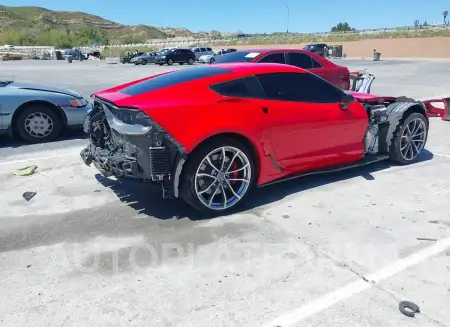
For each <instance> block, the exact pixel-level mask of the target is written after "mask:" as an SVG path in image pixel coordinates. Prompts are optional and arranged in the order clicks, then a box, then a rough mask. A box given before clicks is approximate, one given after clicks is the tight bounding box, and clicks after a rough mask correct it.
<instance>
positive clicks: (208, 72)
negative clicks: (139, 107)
mask: <svg viewBox="0 0 450 327" xmlns="http://www.w3.org/2000/svg"><path fill="white" fill-rule="evenodd" d="M229 72H231V70H229V69H225V68H219V67H211V66H209V67H195V68H187V69H181V70H177V71H174V72H170V73H167V74H164V75H161V76H157V77H153V78H151V79H149V80H146V81H142V82H140V83H137V84H134V85H131V86H128V87H126V88H124V89H122V90H120V92H121V93H123V94H127V95H131V96H134V95H139V94H142V93H147V92H150V91H155V90H158V89H162V88H164V87H168V86H172V85H176V84H180V83H185V82H190V81H194V80H197V79H201V78H206V77H211V76H215V75H220V74H225V73H229Z"/></svg>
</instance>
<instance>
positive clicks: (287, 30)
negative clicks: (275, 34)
mask: <svg viewBox="0 0 450 327" xmlns="http://www.w3.org/2000/svg"><path fill="white" fill-rule="evenodd" d="M283 5H285V6H286V9H287V23H286V25H287V26H286V34H288V33H289V6H288V5H287V3H286V2H283Z"/></svg>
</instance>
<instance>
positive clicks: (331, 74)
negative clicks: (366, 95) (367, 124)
mask: <svg viewBox="0 0 450 327" xmlns="http://www.w3.org/2000/svg"><path fill="white" fill-rule="evenodd" d="M232 62H254V63H276V64H288V65H291V66H296V67H299V68H302V69H306V70H307V71H309V72H311V73H313V74H316V75H318V76H320V77H322V78H323V79H325V80H327V81H328V82H330V83H331V84H333V85H335V86H336V87H338V88H340V89H341V90H349V89H350V71H349V70H348V68H347V67H343V66H339V65H336V64H335V63H333V62H332V61H330V60H328V59H326V58H324V57H322V56H320V55H318V54H316V53H313V52H310V51H306V50H300V49H245V50H240V51H236V52H233V53H229V54H226V55H224V56H223V57H219V58H217V59H216V61H215V62H214V64H223V63H232Z"/></svg>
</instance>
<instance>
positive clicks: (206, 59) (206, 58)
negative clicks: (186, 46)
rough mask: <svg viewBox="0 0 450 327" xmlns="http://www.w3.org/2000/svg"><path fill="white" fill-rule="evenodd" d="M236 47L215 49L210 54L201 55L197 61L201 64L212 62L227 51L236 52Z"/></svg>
mask: <svg viewBox="0 0 450 327" xmlns="http://www.w3.org/2000/svg"><path fill="white" fill-rule="evenodd" d="M236 51H237V49H220V50H218V51H215V52H214V54H212V55H203V56H201V57H200V58H199V60H198V61H199V62H200V63H202V64H212V63H213V62H214V61H216V58H217V57H221V56H223V55H226V54H227V53H231V52H236Z"/></svg>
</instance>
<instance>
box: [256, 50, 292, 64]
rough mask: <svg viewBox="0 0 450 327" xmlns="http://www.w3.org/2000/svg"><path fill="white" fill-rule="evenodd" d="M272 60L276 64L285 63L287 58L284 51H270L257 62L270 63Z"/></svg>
mask: <svg viewBox="0 0 450 327" xmlns="http://www.w3.org/2000/svg"><path fill="white" fill-rule="evenodd" d="M270 62H271V63H276V64H285V63H286V58H285V54H284V52H274V53H269V54H268V55H266V56H264V57H262V58H261V59H258V60H257V63H270Z"/></svg>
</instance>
